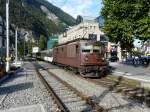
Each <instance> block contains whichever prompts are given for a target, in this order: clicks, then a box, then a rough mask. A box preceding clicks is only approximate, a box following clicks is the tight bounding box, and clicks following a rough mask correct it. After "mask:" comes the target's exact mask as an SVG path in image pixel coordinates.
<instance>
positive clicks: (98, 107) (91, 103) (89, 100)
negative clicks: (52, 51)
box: [43, 67, 107, 112]
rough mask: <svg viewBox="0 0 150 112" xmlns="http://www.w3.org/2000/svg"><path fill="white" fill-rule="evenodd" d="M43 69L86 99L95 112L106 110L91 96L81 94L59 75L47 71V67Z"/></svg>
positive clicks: (104, 111)
mask: <svg viewBox="0 0 150 112" xmlns="http://www.w3.org/2000/svg"><path fill="white" fill-rule="evenodd" d="M43 69H44V70H46V71H47V72H48V73H49V75H52V76H53V77H54V78H56V79H57V80H58V81H59V82H61V83H62V84H63V85H65V86H66V87H67V88H68V89H70V90H71V91H74V92H75V93H76V94H77V95H78V96H79V97H80V98H82V99H83V100H85V101H86V103H87V104H89V105H90V106H91V107H92V109H93V110H95V112H107V111H106V110H105V109H104V108H103V107H102V106H100V105H99V104H98V103H97V102H95V101H93V100H92V98H90V97H87V96H85V95H83V93H81V92H80V91H78V90H77V89H76V88H74V87H72V86H71V85H70V84H68V83H67V82H65V81H63V80H62V79H60V78H59V77H57V76H56V75H55V74H54V73H52V72H50V71H48V70H47V69H45V68H44V67H43Z"/></svg>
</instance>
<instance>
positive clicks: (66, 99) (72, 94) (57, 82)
mask: <svg viewBox="0 0 150 112" xmlns="http://www.w3.org/2000/svg"><path fill="white" fill-rule="evenodd" d="M34 66H35V68H36V71H37V73H38V76H39V78H40V79H41V81H42V82H43V84H44V85H45V86H46V88H47V90H48V91H49V93H50V94H51V96H52V97H53V98H54V100H55V102H56V104H57V105H58V108H59V109H58V110H59V111H61V112H106V110H105V109H104V108H103V107H101V106H99V105H98V104H97V103H96V102H94V101H93V100H92V99H91V98H88V97H86V96H85V95H83V94H82V93H81V92H79V91H78V90H77V89H75V88H73V87H72V86H71V85H69V84H68V83H66V82H65V81H63V80H62V79H60V78H59V77H57V76H56V75H55V74H53V73H51V72H49V71H48V70H47V69H46V68H44V67H43V66H42V65H40V64H37V63H34Z"/></svg>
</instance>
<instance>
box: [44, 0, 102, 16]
mask: <svg viewBox="0 0 150 112" xmlns="http://www.w3.org/2000/svg"><path fill="white" fill-rule="evenodd" d="M47 1H49V2H50V3H52V4H54V5H55V6H57V7H59V8H61V9H62V10H63V11H65V12H67V13H69V14H70V15H72V16H73V17H74V18H76V17H77V15H81V16H83V17H84V16H88V17H91V18H92V17H98V16H99V14H100V13H99V12H100V9H101V8H102V0H47Z"/></svg>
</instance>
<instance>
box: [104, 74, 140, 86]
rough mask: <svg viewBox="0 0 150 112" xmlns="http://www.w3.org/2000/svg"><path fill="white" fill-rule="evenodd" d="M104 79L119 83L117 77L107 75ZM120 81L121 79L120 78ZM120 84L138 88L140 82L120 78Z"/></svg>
mask: <svg viewBox="0 0 150 112" xmlns="http://www.w3.org/2000/svg"><path fill="white" fill-rule="evenodd" d="M106 79H109V80H111V81H115V82H116V81H119V76H114V75H108V76H107V77H106ZM120 79H121V78H120ZM120 84H122V85H124V86H127V87H131V88H132V87H140V82H138V81H136V80H132V79H128V78H124V77H122V79H121V80H120Z"/></svg>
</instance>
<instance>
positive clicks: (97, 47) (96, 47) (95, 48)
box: [93, 46, 101, 53]
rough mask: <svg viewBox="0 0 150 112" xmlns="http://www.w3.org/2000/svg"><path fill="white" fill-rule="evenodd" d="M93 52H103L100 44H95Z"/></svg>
mask: <svg viewBox="0 0 150 112" xmlns="http://www.w3.org/2000/svg"><path fill="white" fill-rule="evenodd" d="M93 53H101V50H100V46H93Z"/></svg>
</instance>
